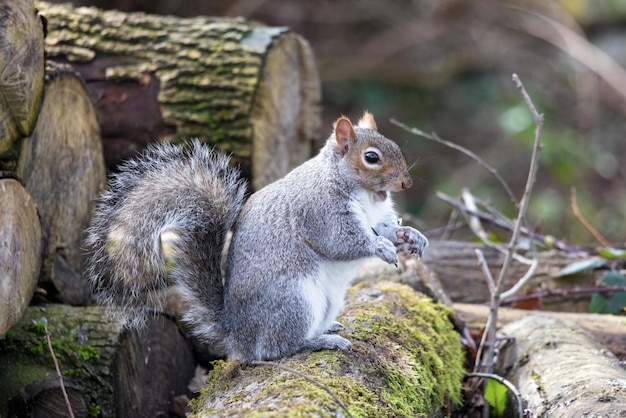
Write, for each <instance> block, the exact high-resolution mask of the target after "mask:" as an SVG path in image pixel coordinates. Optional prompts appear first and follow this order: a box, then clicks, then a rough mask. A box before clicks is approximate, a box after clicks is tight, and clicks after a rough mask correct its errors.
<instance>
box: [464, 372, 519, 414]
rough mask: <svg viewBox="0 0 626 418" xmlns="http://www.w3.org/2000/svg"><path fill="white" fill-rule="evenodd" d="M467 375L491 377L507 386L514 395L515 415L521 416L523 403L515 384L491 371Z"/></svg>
mask: <svg viewBox="0 0 626 418" xmlns="http://www.w3.org/2000/svg"><path fill="white" fill-rule="evenodd" d="M467 377H483V378H487V379H493V380H495V381H496V382H499V383H502V384H503V385H504V386H506V387H507V389H508V390H509V391H511V393H512V394H513V396H515V400H516V401H517V416H518V417H519V418H522V417H523V416H524V406H523V405H524V404H523V403H522V395H521V394H520V393H519V390H517V388H516V387H515V385H514V384H513V383H511V382H509V381H508V380H506V379H505V378H504V377H502V376H498V375H497V374H493V373H468V374H467Z"/></svg>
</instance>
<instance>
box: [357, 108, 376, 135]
mask: <svg viewBox="0 0 626 418" xmlns="http://www.w3.org/2000/svg"><path fill="white" fill-rule="evenodd" d="M357 126H358V127H359V128H365V129H373V130H375V131H377V130H378V129H377V128H376V121H375V120H374V116H372V114H371V113H370V112H368V111H367V110H366V111H365V112H363V117H362V118H361V119H359V123H358V125H357Z"/></svg>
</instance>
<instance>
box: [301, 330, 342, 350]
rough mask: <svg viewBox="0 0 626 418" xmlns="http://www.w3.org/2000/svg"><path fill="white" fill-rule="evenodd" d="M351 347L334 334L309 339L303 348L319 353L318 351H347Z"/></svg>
mask: <svg viewBox="0 0 626 418" xmlns="http://www.w3.org/2000/svg"><path fill="white" fill-rule="evenodd" d="M350 347H352V343H351V342H350V341H349V340H347V339H345V338H343V337H341V336H339V335H334V334H322V335H320V336H319V337H315V338H311V339H310V340H308V341H307V342H306V344H305V346H304V348H305V349H307V350H313V351H319V350H335V349H338V350H347V349H349V348H350Z"/></svg>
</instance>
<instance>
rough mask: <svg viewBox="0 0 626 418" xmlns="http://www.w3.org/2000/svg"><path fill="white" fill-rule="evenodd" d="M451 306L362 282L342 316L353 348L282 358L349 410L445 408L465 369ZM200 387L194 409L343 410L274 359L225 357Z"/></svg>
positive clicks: (424, 412) (217, 412)
mask: <svg viewBox="0 0 626 418" xmlns="http://www.w3.org/2000/svg"><path fill="white" fill-rule="evenodd" d="M449 312H450V311H449V309H448V308H446V307H445V306H444V305H441V304H436V303H434V302H432V301H431V299H430V298H427V297H424V296H423V295H422V296H420V295H419V294H418V293H416V292H414V291H413V290H412V289H411V288H409V287H408V286H406V285H401V284H398V283H392V282H362V283H359V284H358V285H356V286H354V287H352V288H351V289H350V290H349V292H348V296H347V301H346V310H345V311H344V314H343V316H342V317H341V318H340V319H339V321H341V322H342V323H343V324H344V326H345V328H344V329H343V330H341V331H339V333H340V334H341V335H342V336H345V337H346V338H348V339H349V340H351V341H352V344H353V346H352V349H350V350H348V351H345V352H340V351H331V350H325V351H320V352H316V353H311V352H305V353H300V354H298V355H296V356H293V357H291V358H287V359H283V360H281V361H280V362H279V364H280V365H281V366H285V367H289V368H291V369H294V370H296V371H298V372H299V373H302V374H304V375H306V376H308V377H309V378H312V379H314V380H315V381H317V382H318V383H321V384H322V385H325V386H326V387H327V388H329V389H330V391H331V392H332V393H333V394H334V395H335V396H336V397H337V398H338V399H339V400H340V401H341V402H343V403H344V404H345V405H346V406H347V408H348V409H349V410H350V412H351V414H352V415H353V416H376V417H391V416H424V417H427V416H441V414H442V413H444V414H449V413H450V410H451V409H450V408H451V407H452V406H456V405H458V403H459V402H460V384H461V378H462V376H463V374H464V371H463V361H464V359H463V352H462V350H461V346H460V342H459V338H458V335H457V334H456V332H454V330H453V329H452V324H451V323H450V322H449V320H448V314H449ZM202 393H203V395H202V396H201V397H200V398H199V400H197V401H196V402H195V403H194V409H195V412H194V414H193V415H192V416H195V417H208V416H221V417H229V416H244V415H255V416H256V415H258V416H264V415H271V416H346V414H345V411H344V410H342V409H341V408H340V407H339V405H338V403H337V402H336V401H335V400H333V398H332V396H331V395H330V394H329V393H327V392H326V391H325V390H323V389H321V388H320V387H319V386H318V385H316V384H314V383H312V382H310V381H309V380H306V379H304V378H303V377H302V376H300V375H297V374H294V373H292V372H289V371H286V370H284V369H281V368H278V367H276V366H273V365H260V366H247V367H245V366H242V365H240V364H238V363H235V362H223V363H221V364H220V365H219V366H218V367H216V369H214V370H213V371H212V373H211V375H210V379H209V381H208V383H207V387H206V388H205V389H204V390H203V391H202ZM342 414H343V415H342Z"/></svg>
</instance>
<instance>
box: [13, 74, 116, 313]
mask: <svg viewBox="0 0 626 418" xmlns="http://www.w3.org/2000/svg"><path fill="white" fill-rule="evenodd" d="M17 174H18V175H19V176H20V177H21V178H22V179H23V181H24V184H25V186H26V189H27V190H28V192H29V193H30V195H31V196H32V197H33V199H34V201H35V203H36V204H37V208H38V209H39V215H40V217H41V225H42V230H43V239H44V252H43V265H42V271H41V278H40V283H41V284H40V285H41V286H43V287H44V288H46V290H48V292H49V297H50V298H51V299H52V300H61V301H63V302H66V303H70V304H76V305H78V304H87V303H89V302H90V301H91V296H90V295H91V292H90V288H89V286H88V283H87V281H86V280H85V279H84V278H83V277H82V275H81V273H82V269H83V259H84V254H85V249H84V248H83V246H82V239H83V233H84V232H83V231H84V230H85V228H87V226H88V225H89V221H90V219H91V211H92V206H93V203H94V201H95V199H96V197H97V195H98V193H99V192H100V190H101V189H102V188H103V187H104V184H105V182H106V175H105V170H104V160H103V156H102V145H101V144H100V136H99V130H98V123H97V120H96V114H95V111H94V108H93V104H92V102H91V98H90V96H89V93H88V92H87V90H86V89H85V85H84V83H83V81H82V79H81V78H80V76H79V75H77V74H76V73H75V72H74V71H73V70H71V69H70V68H68V67H63V66H49V68H48V70H47V81H46V86H45V94H44V98H43V104H42V105H41V110H40V112H39V117H38V119H37V124H36V126H35V129H34V130H33V133H32V135H31V136H30V137H28V138H25V139H24V140H23V141H22V146H21V150H20V157H19V160H18V163H17Z"/></svg>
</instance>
